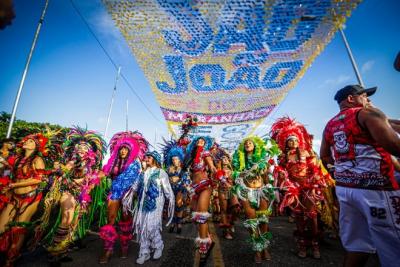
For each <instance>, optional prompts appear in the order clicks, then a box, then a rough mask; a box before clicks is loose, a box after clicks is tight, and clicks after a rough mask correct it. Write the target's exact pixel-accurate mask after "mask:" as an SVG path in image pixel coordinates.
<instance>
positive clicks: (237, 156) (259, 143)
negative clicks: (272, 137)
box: [232, 136, 267, 171]
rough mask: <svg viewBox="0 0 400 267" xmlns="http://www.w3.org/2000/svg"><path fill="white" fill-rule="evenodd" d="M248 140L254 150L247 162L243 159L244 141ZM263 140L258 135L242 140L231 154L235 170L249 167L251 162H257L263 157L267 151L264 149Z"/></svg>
mask: <svg viewBox="0 0 400 267" xmlns="http://www.w3.org/2000/svg"><path fill="white" fill-rule="evenodd" d="M247 140H250V141H252V142H253V144H254V151H253V155H252V157H251V159H250V160H251V162H247V161H246V159H245V154H246V153H245V149H244V143H246V141H247ZM265 148H266V147H265V142H264V140H262V139H261V138H260V137H258V136H250V137H247V138H245V139H243V140H242V142H241V143H240V145H239V147H238V149H237V150H236V151H235V153H234V154H233V159H232V165H233V168H234V170H235V171H243V170H245V169H248V168H251V167H252V164H254V163H259V162H260V161H262V160H263V159H265V157H266V155H267V151H266V149H265Z"/></svg>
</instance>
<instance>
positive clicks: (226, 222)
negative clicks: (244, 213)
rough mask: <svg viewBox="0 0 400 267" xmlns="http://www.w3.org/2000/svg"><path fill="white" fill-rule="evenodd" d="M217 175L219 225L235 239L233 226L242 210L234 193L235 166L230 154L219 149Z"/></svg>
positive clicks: (225, 236)
mask: <svg viewBox="0 0 400 267" xmlns="http://www.w3.org/2000/svg"><path fill="white" fill-rule="evenodd" d="M216 166H217V169H218V171H217V177H222V178H220V179H219V183H218V197H219V202H220V205H221V223H220V224H219V227H221V228H223V229H224V231H223V234H224V238H225V239H228V240H231V239H233V236H232V234H233V229H234V228H233V227H234V221H235V217H236V215H237V214H238V213H239V212H240V204H239V201H238V199H237V197H236V195H234V194H232V191H231V189H232V186H233V184H234V183H233V178H232V174H233V168H232V164H231V159H230V156H229V154H228V153H227V152H226V151H224V150H222V149H219V152H218V153H217V155H216Z"/></svg>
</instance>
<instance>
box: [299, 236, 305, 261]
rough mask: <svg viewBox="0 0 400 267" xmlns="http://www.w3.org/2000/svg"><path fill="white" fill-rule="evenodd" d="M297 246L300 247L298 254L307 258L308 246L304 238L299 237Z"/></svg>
mask: <svg viewBox="0 0 400 267" xmlns="http://www.w3.org/2000/svg"><path fill="white" fill-rule="evenodd" d="M297 247H298V252H297V256H298V257H299V258H302V259H304V258H306V257H307V247H306V242H305V240H304V239H303V238H299V240H297Z"/></svg>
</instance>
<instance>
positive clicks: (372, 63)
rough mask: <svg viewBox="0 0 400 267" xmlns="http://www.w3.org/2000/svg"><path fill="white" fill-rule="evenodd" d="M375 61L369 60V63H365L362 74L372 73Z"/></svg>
mask: <svg viewBox="0 0 400 267" xmlns="http://www.w3.org/2000/svg"><path fill="white" fill-rule="evenodd" d="M374 64H375V61H374V60H368V61H367V62H365V63H364V64H363V65H362V67H361V71H362V72H364V73H365V72H367V71H370V70H371V69H372V67H373V66H374Z"/></svg>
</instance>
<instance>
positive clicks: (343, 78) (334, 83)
mask: <svg viewBox="0 0 400 267" xmlns="http://www.w3.org/2000/svg"><path fill="white" fill-rule="evenodd" d="M350 79H351V76H350V75H345V74H341V75H339V76H338V77H336V78H334V79H327V80H325V81H324V82H323V83H322V84H321V86H320V87H325V86H330V87H336V86H338V85H342V84H344V83H345V82H347V81H349V80H350Z"/></svg>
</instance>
